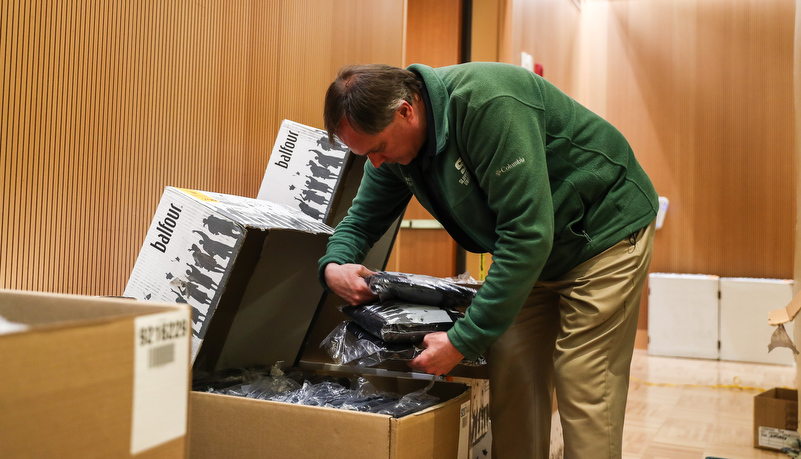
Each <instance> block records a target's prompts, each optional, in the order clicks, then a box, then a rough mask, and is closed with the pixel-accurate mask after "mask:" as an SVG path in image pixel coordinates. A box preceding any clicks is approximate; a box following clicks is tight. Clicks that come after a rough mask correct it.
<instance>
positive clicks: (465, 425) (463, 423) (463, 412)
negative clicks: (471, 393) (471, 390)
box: [456, 400, 471, 459]
mask: <svg viewBox="0 0 801 459" xmlns="http://www.w3.org/2000/svg"><path fill="white" fill-rule="evenodd" d="M470 446H471V445H470V401H469V400H468V401H466V402H464V403H462V406H461V408H460V409H459V452H458V454H457V455H456V457H458V458H459V459H463V458H466V457H469V455H470Z"/></svg>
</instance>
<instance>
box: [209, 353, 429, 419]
mask: <svg viewBox="0 0 801 459" xmlns="http://www.w3.org/2000/svg"><path fill="white" fill-rule="evenodd" d="M219 376H220V378H221V379H220V380H219V381H224V382H225V383H224V384H223V385H225V384H227V383H230V382H232V381H234V380H238V381H239V382H238V383H236V384H233V385H231V386H227V387H220V382H219V381H218V380H216V378H215V376H214V375H209V376H207V377H204V378H203V382H202V383H201V384H199V383H198V381H195V383H194V386H195V390H204V391H206V392H210V393H215V394H223V395H233V396H238V397H247V398H256V399H260V400H270V401H275V402H283V403H293V404H298V405H309V406H322V407H327V408H335V409H342V410H350V411H362V412H369V413H379V414H385V415H389V416H393V417H401V416H406V415H407V414H411V413H414V412H417V411H420V410H422V409H424V408H427V407H429V406H433V405H436V404H437V403H439V398H438V397H436V396H433V395H431V394H429V393H428V391H429V390H430V389H431V387H432V386H433V383H434V381H433V380H432V381H431V384H429V385H428V387H426V388H424V389H421V390H418V391H415V392H411V393H409V394H406V395H403V396H401V395H399V394H394V393H390V392H384V391H379V390H378V389H376V387H375V386H374V385H373V384H372V383H371V382H370V381H368V380H367V379H365V378H363V377H361V376H358V377H353V378H334V377H331V376H326V375H322V376H321V375H304V374H302V373H300V372H294V373H291V374H284V372H283V371H282V370H281V369H280V367H279V365H278V364H276V365H275V366H273V368H272V369H271V370H270V371H269V372H266V371H263V370H258V369H257V370H243V371H242V372H241V373H239V375H238V376H237V377H234V376H233V375H232V374H220V375H219ZM199 385H200V386H205V387H198V386H199Z"/></svg>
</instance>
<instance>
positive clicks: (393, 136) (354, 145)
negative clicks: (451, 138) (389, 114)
mask: <svg viewBox="0 0 801 459" xmlns="http://www.w3.org/2000/svg"><path fill="white" fill-rule="evenodd" d="M420 121H421V119H420V117H419V116H417V112H416V110H415V108H413V107H412V106H411V105H410V104H409V103H408V102H403V104H401V106H400V107H398V109H397V110H395V115H394V117H393V119H392V122H391V123H389V126H387V127H386V128H385V129H384V130H383V131H381V132H379V133H378V134H374V135H370V134H365V133H363V132H358V131H356V130H354V129H353V127H351V125H350V123H348V120H347V119H345V118H343V119H342V121H341V122H340V124H339V131H338V132H337V136H338V137H339V139H340V140H342V142H343V143H344V144H345V145H347V146H348V148H350V150H351V151H352V152H353V153H355V154H357V155H359V156H367V159H369V160H370V163H371V164H372V165H373V167H379V166H381V164H383V163H388V164H396V163H397V164H404V165H406V164H409V163H410V162H411V161H412V160H413V159H414V158H415V157H416V156H417V153H418V152H419V151H420V148H421V147H422V146H423V141H424V140H425V125H424V124H422V123H421V122H420Z"/></svg>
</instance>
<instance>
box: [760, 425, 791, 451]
mask: <svg viewBox="0 0 801 459" xmlns="http://www.w3.org/2000/svg"><path fill="white" fill-rule="evenodd" d="M792 438H799V435H798V432H796V431H795V430H785V429H777V428H775V427H764V426H759V446H762V447H765V448H773V449H782V448H784V447H785V446H787V445H786V444H785V441H787V440H789V439H792Z"/></svg>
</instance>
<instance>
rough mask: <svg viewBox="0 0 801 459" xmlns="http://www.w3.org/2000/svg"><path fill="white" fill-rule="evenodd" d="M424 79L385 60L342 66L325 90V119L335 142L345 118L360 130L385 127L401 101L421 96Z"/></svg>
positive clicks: (373, 130) (368, 132)
mask: <svg viewBox="0 0 801 459" xmlns="http://www.w3.org/2000/svg"><path fill="white" fill-rule="evenodd" d="M420 90H421V83H420V81H418V80H417V77H416V76H415V74H414V73H412V72H410V71H409V70H406V69H402V68H398V67H393V66H391V65H384V64H368V65H349V66H345V67H342V68H341V69H339V72H338V73H337V77H336V79H334V81H333V82H332V83H331V85H330V86H329V87H328V91H326V93H325V107H324V109H323V123H324V125H325V130H326V131H328V140H329V142H332V143H333V142H334V135H336V133H337V129H338V128H339V123H340V122H341V121H342V118H343V117H344V118H345V119H347V120H348V123H350V125H351V127H353V129H354V130H356V131H357V132H362V133H364V134H369V135H374V134H378V133H379V132H381V131H383V130H384V129H385V128H386V127H387V126H389V123H391V122H392V118H393V116H394V115H395V110H397V108H398V106H400V104H401V102H402V101H404V100H405V101H406V102H408V103H410V104H411V103H412V100H413V98H414V96H420Z"/></svg>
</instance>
